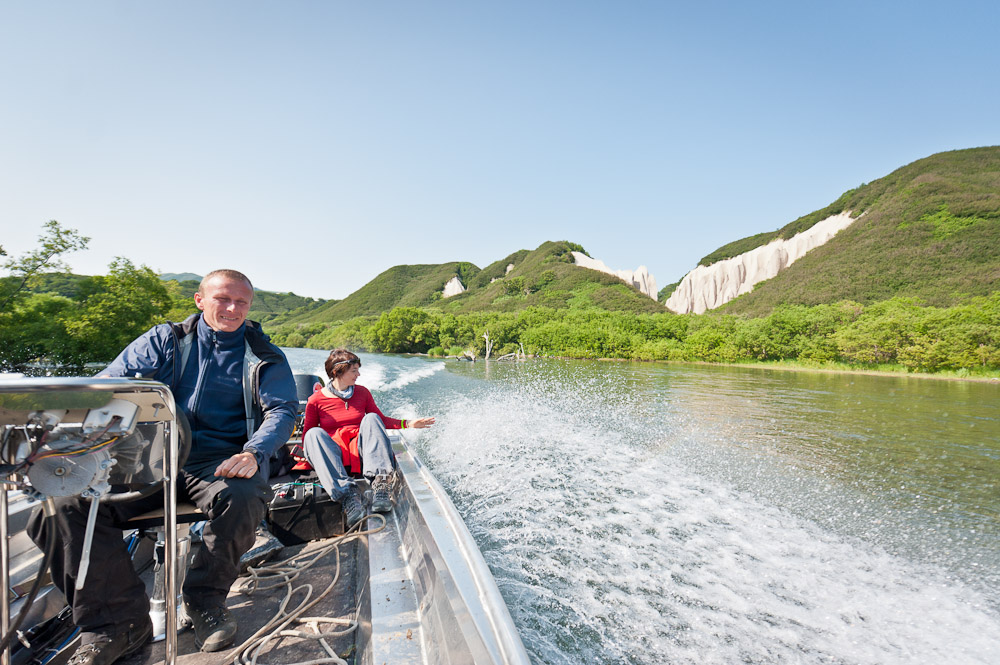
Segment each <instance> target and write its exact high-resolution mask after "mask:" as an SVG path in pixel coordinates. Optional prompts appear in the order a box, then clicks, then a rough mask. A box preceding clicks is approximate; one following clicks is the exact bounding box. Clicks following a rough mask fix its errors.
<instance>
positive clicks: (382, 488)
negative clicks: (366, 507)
mask: <svg viewBox="0 0 1000 665" xmlns="http://www.w3.org/2000/svg"><path fill="white" fill-rule="evenodd" d="M394 480H395V474H391V473H380V474H379V475H377V476H375V480H373V481H372V512H373V513H388V512H391V511H392V486H393V481H394Z"/></svg>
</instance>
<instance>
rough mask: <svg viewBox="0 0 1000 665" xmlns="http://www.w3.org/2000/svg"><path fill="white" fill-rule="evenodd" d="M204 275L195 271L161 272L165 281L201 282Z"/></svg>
mask: <svg viewBox="0 0 1000 665" xmlns="http://www.w3.org/2000/svg"><path fill="white" fill-rule="evenodd" d="M202 277H203V275H196V274H194V273H193V272H161V273H160V279H161V280H163V281H164V282H169V281H170V280H172V279H173V280H176V281H178V282H199V283H200V282H201V278H202Z"/></svg>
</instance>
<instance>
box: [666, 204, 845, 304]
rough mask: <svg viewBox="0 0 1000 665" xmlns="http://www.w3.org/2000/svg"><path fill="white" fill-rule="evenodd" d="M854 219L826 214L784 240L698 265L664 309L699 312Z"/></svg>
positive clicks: (787, 263)
mask: <svg viewBox="0 0 1000 665" xmlns="http://www.w3.org/2000/svg"><path fill="white" fill-rule="evenodd" d="M853 222H854V219H853V218H852V217H851V213H850V212H849V211H848V212H842V213H840V214H839V215H834V216H832V217H827V218H826V219H824V220H823V221H821V222H817V223H816V224H814V225H813V226H812V227H810V228H809V229H807V230H805V231H803V232H802V233H796V234H795V235H794V236H792V237H791V238H789V239H787V240H782V239H778V240H774V241H772V242H770V243H768V244H766V245H764V246H762V247H757V248H756V249H752V250H750V251H749V252H744V253H743V254H740V255H739V256H734V257H733V258H731V259H723V260H722V261H716V262H715V263H713V264H712V265H710V266H698V267H697V268H695V269H694V270H692V271H691V272H689V273H688V274H687V275H685V276H684V279H682V280H681V283H680V284H678V285H677V288H676V289H674V292H673V293H672V294H670V298H668V299H667V303H666V305H667V308H668V309H670V310H672V311H674V312H677V313H678V314H688V313H692V312H693V313H694V314H701V313H702V312H704V311H706V310H709V309H714V308H716V307H719V306H720V305H724V304H725V303H727V302H729V301H730V300H732V299H733V298H735V297H736V296H739V295H743V294H744V293H749V292H750V291H752V290H753V286H754V284H756V283H757V282H761V281H763V280H765V279H770V278H772V277H774V276H775V275H777V274H778V273H779V272H781V271H782V270H784V269H785V268H787V267H788V266H790V265H791V264H793V263H795V261H797V260H798V259H800V258H802V256H803V255H805V253H806V252H808V251H809V250H811V249H813V248H815V247H819V246H820V245H822V244H823V243H825V242H827V241H828V240H829V239H830V238H832V237H833V236H835V235H837V233H838V232H840V231H841V230H843V229H845V228H847V227H848V226H850V225H851V224H852V223H853Z"/></svg>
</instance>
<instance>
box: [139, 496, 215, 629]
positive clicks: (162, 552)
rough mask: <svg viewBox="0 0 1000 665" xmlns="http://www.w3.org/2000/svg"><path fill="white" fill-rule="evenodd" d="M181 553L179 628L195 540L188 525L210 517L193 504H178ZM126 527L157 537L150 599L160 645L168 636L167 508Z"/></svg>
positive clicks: (179, 553) (178, 557) (152, 618)
mask: <svg viewBox="0 0 1000 665" xmlns="http://www.w3.org/2000/svg"><path fill="white" fill-rule="evenodd" d="M176 515H177V552H176V553H175V556H176V561H177V562H178V566H177V625H178V626H181V625H182V622H183V619H184V610H183V602H182V600H181V589H182V588H183V586H184V578H185V576H186V575H187V567H188V563H189V561H188V558H189V557H188V554H189V553H190V551H191V538H190V536H189V534H188V533H187V530H188V529H189V528H190V527H189V526H188V525H189V524H192V523H194V522H201V521H202V520H205V519H208V516H207V515H206V514H205V513H203V512H202V511H201V510H199V508H198V506H196V505H194V504H193V503H188V502H181V503H178V504H177V512H176ZM124 526H125V527H126V528H132V529H139V531H140V532H152V533H155V534H156V546H155V549H154V560H155V562H156V567H155V568H154V571H155V572H154V575H153V593H152V594H150V597H149V618H150V619H151V620H152V622H153V641H154V642H159V641H160V640H163V639H166V637H167V601H166V597H167V589H166V586H167V585H166V566H165V565H164V564H165V562H166V546H167V534H166V528H165V527H166V523H165V515H164V511H163V508H156V509H154V510H150V511H148V512H145V513H142V514H140V515H136V516H135V517H133V518H132V519H130V520H128V521H127V522H126V523H125V525H124Z"/></svg>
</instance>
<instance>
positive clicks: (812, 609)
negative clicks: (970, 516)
mask: <svg viewBox="0 0 1000 665" xmlns="http://www.w3.org/2000/svg"><path fill="white" fill-rule="evenodd" d="M593 388H596V389H595V390H593V391H592V392H591V390H590V389H589V388H588V391H587V392H579V393H576V394H571V393H568V392H567V391H565V390H564V391H562V392H555V391H550V390H545V389H537V388H531V387H525V386H523V385H520V386H515V385H507V386H504V385H498V384H489V387H488V388H483V389H482V390H480V391H479V392H477V393H475V394H467V393H466V394H456V395H455V396H454V399H453V400H451V401H450V402H451V403H450V406H449V407H448V408H447V409H446V410H445V412H444V413H441V414H439V416H440V417H439V422H440V425H439V426H438V427H437V428H435V431H434V435H433V437H431V438H430V439H428V440H427V441H425V442H424V445H423V446H422V451H421V454H422V456H423V457H424V458H425V459H426V460H427V461H428V463H429V465H430V466H431V467H432V469H433V471H434V473H435V475H436V476H437V477H438V478H439V480H440V481H441V482H442V484H443V485H444V486H445V487H446V488H448V490H449V492H450V493H451V494H452V496H453V498H454V500H455V504H456V505H457V506H458V507H459V510H460V512H461V513H462V515H463V517H464V518H465V520H466V522H467V523H468V525H469V528H470V530H471V531H472V533H473V535H474V536H475V538H476V540H477V542H478V543H479V544H480V547H481V549H482V551H483V555H484V556H485V558H486V560H487V562H488V563H489V565H490V567H491V568H492V569H493V572H494V574H495V576H496V578H497V582H498V584H499V586H500V588H501V591H502V592H503V594H504V596H505V598H506V601H507V604H508V606H509V607H510V609H511V613H512V615H513V616H514V620H515V622H516V623H517V625H518V627H519V629H520V630H521V632H522V636H523V638H524V641H525V644H526V646H527V647H528V649H529V651H531V652H532V654H533V657H534V658H536V659H537V660H538V662H544V663H579V662H600V663H623V662H629V663H664V662H670V663H734V662H748V663H777V662H795V663H817V664H818V663H873V664H874V663H883V664H884V663H900V664H902V663H907V664H909V663H984V664H985V663H992V662H996V657H997V654H1000V617H998V616H997V614H996V611H995V608H991V607H990V603H989V600H988V599H987V598H985V597H984V596H982V595H981V594H980V593H979V592H977V591H975V590H973V589H970V588H968V587H966V586H963V585H962V584H961V583H957V582H956V581H955V580H954V579H952V578H951V577H949V575H948V574H947V573H946V572H945V571H943V570H942V569H939V568H936V567H934V566H930V565H923V564H921V563H919V562H915V561H912V560H907V559H906V558H904V557H901V556H898V555H893V554H889V553H887V552H885V551H883V550H881V549H879V548H878V547H876V546H873V545H871V544H869V543H865V542H863V541H861V540H859V539H856V538H851V537H849V536H844V535H840V534H838V533H835V532H832V531H830V530H829V529H825V528H823V527H821V526H819V525H818V524H816V523H814V522H812V521H809V520H806V519H803V518H802V517H799V516H797V515H794V514H792V513H790V512H788V511H786V510H784V509H782V508H781V507H780V506H776V505H773V504H770V503H768V502H766V501H762V500H760V499H759V498H757V497H755V496H752V495H750V494H749V493H747V492H745V491H741V490H739V489H736V488H734V487H732V486H730V485H728V484H726V483H724V482H721V481H719V480H716V479H710V478H707V477H705V476H704V475H703V474H699V473H698V472H697V471H695V470H693V469H692V468H690V467H688V466H686V465H685V464H684V463H683V461H680V460H678V459H676V458H674V457H672V456H671V452H670V442H669V441H668V440H666V438H665V437H667V436H669V432H670V429H671V426H672V425H671V423H669V422H668V423H659V425H658V428H657V429H655V430H654V429H652V428H648V427H644V424H645V422H646V421H644V420H637V418H641V417H642V416H644V415H646V414H642V413H641V409H640V408H639V407H630V406H628V405H624V404H617V405H616V404H615V402H614V397H613V395H612V394H611V393H610V392H606V391H603V390H602V389H601V387H600V386H595V387H593ZM688 425H689V424H688ZM678 427H680V425H678ZM650 432H653V435H652V436H653V438H655V439H657V440H655V441H650ZM705 454H711V450H710V448H706V450H705Z"/></svg>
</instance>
